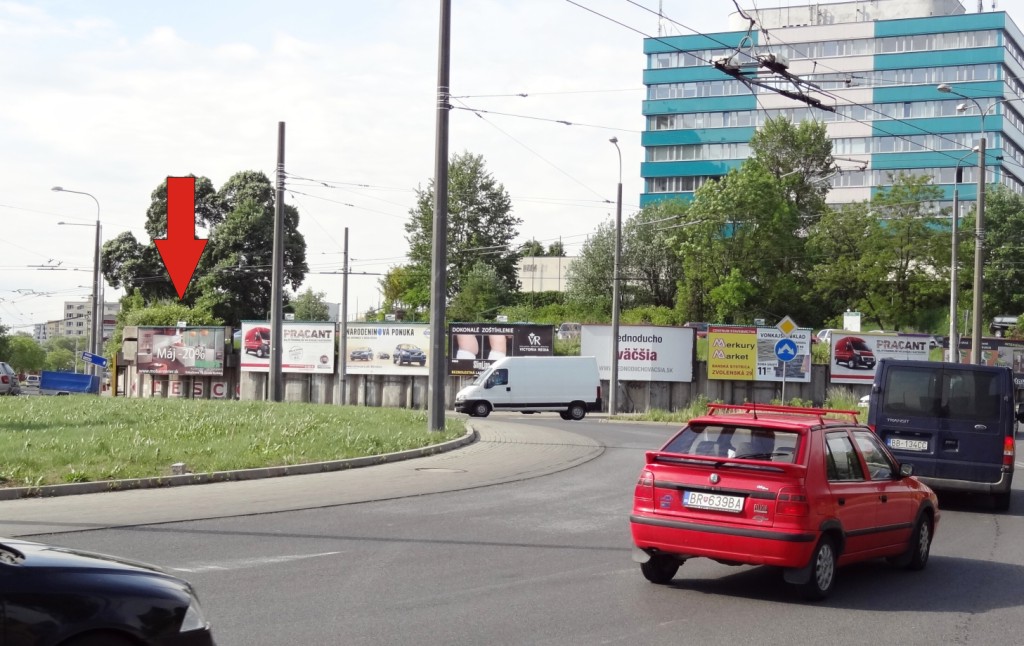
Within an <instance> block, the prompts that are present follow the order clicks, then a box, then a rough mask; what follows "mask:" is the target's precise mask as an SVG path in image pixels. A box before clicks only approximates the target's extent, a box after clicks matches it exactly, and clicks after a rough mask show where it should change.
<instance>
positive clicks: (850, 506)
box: [629, 404, 939, 599]
mask: <svg viewBox="0 0 1024 646" xmlns="http://www.w3.org/2000/svg"><path fill="white" fill-rule="evenodd" d="M708 409H709V410H708V414H707V415H703V416H700V417H695V418H693V419H691V420H690V421H689V422H688V423H687V425H686V426H684V427H683V428H682V429H681V430H680V431H679V432H678V433H676V434H675V436H673V437H672V439H670V440H669V441H668V442H667V443H666V444H665V445H664V446H663V447H662V448H661V449H659V450H657V451H648V452H647V454H646V464H645V465H644V467H643V468H642V470H641V471H640V476H639V478H638V479H637V483H636V487H635V490H634V494H633V513H632V515H631V516H630V518H629V521H630V528H631V532H632V536H633V543H634V545H635V546H636V548H637V549H636V551H635V552H634V560H635V561H638V562H640V571H641V573H642V574H643V575H644V577H645V578H646V579H647V580H648V581H651V582H652V583H659V584H665V583H668V582H670V581H671V580H672V579H673V578H674V577H675V575H676V572H677V571H678V570H679V567H680V566H681V565H683V564H684V563H685V562H686V561H687V560H688V559H691V558H697V557H704V558H709V559H712V560H715V561H717V562H719V563H724V564H727V565H741V564H746V565H768V566H775V567H780V568H782V569H783V576H784V579H785V581H786V582H788V583H790V584H793V585H795V586H797V587H798V588H799V590H800V592H801V593H802V595H803V596H804V597H805V598H807V599H821V598H823V597H825V596H827V595H828V594H829V593H830V592H831V590H832V587H833V584H834V583H835V573H836V568H837V567H839V566H840V565H847V564H850V563H856V562H859V561H866V560H868V559H875V558H880V557H885V558H887V559H888V560H889V562H890V563H892V564H893V565H896V566H898V567H907V568H910V569H912V570H920V569H922V568H924V567H925V565H926V564H927V563H928V556H929V554H930V551H931V542H932V537H933V536H934V533H935V528H936V527H937V526H938V523H939V507H938V501H937V499H936V496H935V493H934V492H933V491H932V490H931V489H930V488H929V487H928V486H927V485H925V484H924V483H922V482H920V481H919V480H918V479H917V478H915V477H913V476H912V473H913V467H912V466H911V465H902V466H901V465H900V463H899V462H898V461H897V460H896V459H895V458H893V456H892V454H891V453H890V452H889V450H888V449H887V448H886V447H885V445H884V444H883V443H882V441H881V440H880V439H879V438H878V436H877V435H875V434H874V433H873V432H872V430H871V428H870V427H868V426H866V425H863V424H858V423H857V422H856V418H857V413H856V411H846V412H845V413H846V414H845V415H843V417H844V418H832V417H826V416H825V415H826V414H833V415H835V414H836V411H825V410H817V409H813V408H797V407H791V406H768V405H762V404H756V405H755V404H739V405H730V404H710V405H709V406H708ZM878 576H881V575H879V574H876V575H875V577H876V579H877V577H878ZM885 585H886V587H889V586H888V583H886V584H885Z"/></svg>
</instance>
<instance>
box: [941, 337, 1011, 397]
mask: <svg viewBox="0 0 1024 646" xmlns="http://www.w3.org/2000/svg"><path fill="white" fill-rule="evenodd" d="M942 347H943V348H944V349H946V350H947V351H948V349H949V337H942ZM959 356H960V361H959V362H960V363H968V362H969V361H970V357H971V339H970V337H967V338H961V339H960V352H959ZM981 363H983V364H984V365H986V366H1007V367H1008V368H1010V369H1011V370H1013V383H1014V385H1015V386H1016V387H1017V388H1024V340H1020V339H1006V338H989V339H986V338H982V340H981Z"/></svg>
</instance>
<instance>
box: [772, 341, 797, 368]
mask: <svg viewBox="0 0 1024 646" xmlns="http://www.w3.org/2000/svg"><path fill="white" fill-rule="evenodd" d="M796 354H797V351H796V342H795V341H793V340H792V339H779V340H778V341H777V342H776V343H775V356H776V357H778V359H779V361H784V362H786V363H789V362H790V361H792V360H793V359H796Z"/></svg>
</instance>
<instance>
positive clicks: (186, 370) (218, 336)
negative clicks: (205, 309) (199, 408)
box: [135, 327, 224, 376]
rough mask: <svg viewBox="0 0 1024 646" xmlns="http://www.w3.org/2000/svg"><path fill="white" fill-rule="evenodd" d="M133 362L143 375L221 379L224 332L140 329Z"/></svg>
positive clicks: (206, 329) (211, 329) (215, 330)
mask: <svg viewBox="0 0 1024 646" xmlns="http://www.w3.org/2000/svg"><path fill="white" fill-rule="evenodd" d="M135 360H136V366H137V367H138V370H139V374H144V375H211V376H220V375H223V374H224V328H222V327H183V328H177V327H140V328H139V340H138V354H136V359H135Z"/></svg>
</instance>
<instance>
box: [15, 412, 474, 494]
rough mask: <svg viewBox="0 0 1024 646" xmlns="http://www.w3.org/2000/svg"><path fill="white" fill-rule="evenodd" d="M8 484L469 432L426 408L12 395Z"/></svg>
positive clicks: (227, 463) (276, 460)
mask: <svg viewBox="0 0 1024 646" xmlns="http://www.w3.org/2000/svg"><path fill="white" fill-rule="evenodd" d="M0 403H2V406H0V487H20V486H41V485H49V484H61V483H68V482H92V481H100V480H110V479H119V478H141V477H153V476H167V475H170V474H171V465H172V464H173V463H175V462H184V463H185V464H186V465H187V466H188V469H189V470H190V471H191V472H193V473H206V472H211V471H225V470H232V469H249V468H256V467H268V466H283V465H294V464H304V463H309V462H321V461H327V460H341V459H346V458H354V457H362V456H367V455H378V454H382V453H391V452H394V451H401V450H405V449H414V448H421V447H424V446H430V445H432V444H437V443H440V442H443V441H446V440H450V439H454V438H456V437H459V436H461V435H462V434H463V433H464V432H465V427H464V424H463V423H462V422H461V421H458V420H447V422H446V427H445V432H444V433H430V432H428V431H427V413H426V411H413V410H408V409H397V408H367V407H363V406H324V405H317V404H292V403H288V404H285V403H282V404H274V403H268V402H236V401H210V400H205V401H204V400H173V399H123V398H116V399H115V398H107V397H89V396H74V397H4V398H3V401H2V402H0Z"/></svg>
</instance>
